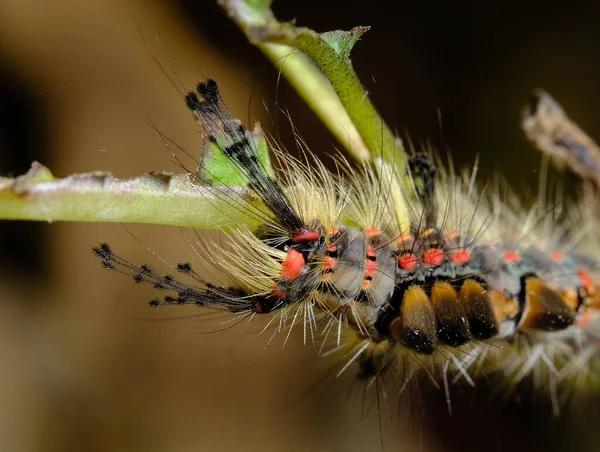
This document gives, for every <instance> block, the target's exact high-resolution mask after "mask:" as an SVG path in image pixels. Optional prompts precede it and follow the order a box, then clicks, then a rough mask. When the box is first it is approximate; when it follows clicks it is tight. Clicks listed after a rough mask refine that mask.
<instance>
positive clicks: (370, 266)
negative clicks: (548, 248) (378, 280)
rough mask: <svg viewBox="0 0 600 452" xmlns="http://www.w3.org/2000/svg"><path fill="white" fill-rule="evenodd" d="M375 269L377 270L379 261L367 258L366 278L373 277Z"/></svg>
mask: <svg viewBox="0 0 600 452" xmlns="http://www.w3.org/2000/svg"><path fill="white" fill-rule="evenodd" d="M375 270H377V262H375V261H369V260H367V268H366V269H365V278H367V277H371V278H372V277H373V275H374V274H375Z"/></svg>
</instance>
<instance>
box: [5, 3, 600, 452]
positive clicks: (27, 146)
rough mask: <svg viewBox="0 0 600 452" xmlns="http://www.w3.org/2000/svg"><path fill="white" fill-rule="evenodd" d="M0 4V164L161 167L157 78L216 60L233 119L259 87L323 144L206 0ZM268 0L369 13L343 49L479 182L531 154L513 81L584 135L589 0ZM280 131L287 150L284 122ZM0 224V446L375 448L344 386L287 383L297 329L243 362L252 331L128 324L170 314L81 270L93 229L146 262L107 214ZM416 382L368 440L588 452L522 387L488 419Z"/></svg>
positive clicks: (86, 265)
mask: <svg viewBox="0 0 600 452" xmlns="http://www.w3.org/2000/svg"><path fill="white" fill-rule="evenodd" d="M94 3H95V4H94ZM0 6H1V11H2V19H1V21H0V33H1V35H0V40H1V46H0V57H1V59H0V82H1V83H0V115H1V117H0V174H2V175H18V174H22V173H23V172H25V171H26V170H27V168H28V167H29V165H30V163H31V162H32V161H33V160H38V161H40V162H42V163H44V164H45V165H46V166H48V167H49V168H50V169H51V170H52V171H53V172H54V174H55V175H57V176H59V177H62V176H66V175H67V174H70V173H73V172H85V171H92V170H96V169H102V170H109V171H112V172H113V173H114V174H115V175H116V176H119V177H130V176H135V175H137V174H141V173H143V172H145V171H150V170H170V171H177V167H176V166H174V165H173V164H172V163H171V162H170V158H169V156H168V155H167V153H166V152H165V150H164V147H163V145H162V143H161V141H160V140H159V139H158V137H157V136H156V134H155V133H154V132H153V131H152V130H151V128H150V127H149V126H148V124H147V122H148V120H151V121H152V122H154V123H156V124H157V126H158V127H159V128H160V130H161V131H162V132H163V133H165V134H166V135H169V136H170V137H172V138H173V139H174V140H175V141H177V142H178V143H179V144H181V145H182V146H184V147H185V148H186V149H188V150H190V151H191V152H192V153H193V152H194V149H199V142H200V141H199V136H198V134H197V132H196V128H195V127H194V124H193V122H192V121H191V120H190V117H189V114H188V112H187V111H186V109H185V107H184V106H183V104H182V102H181V96H180V94H179V92H178V90H177V89H176V88H174V86H173V80H175V79H176V78H177V77H178V78H180V79H181V82H182V83H183V85H184V86H186V87H192V86H193V85H194V83H195V81H196V80H198V79H199V78H201V77H203V76H210V77H213V78H216V79H217V80H218V81H219V82H220V84H221V87H222V90H223V92H224V95H225V97H226V100H227V102H228V103H229V104H230V107H231V109H232V110H233V112H234V115H236V116H237V117H240V118H241V119H243V120H244V121H245V122H247V121H246V118H249V117H253V118H256V119H259V120H260V121H261V122H262V123H263V124H265V125H266V126H267V127H269V124H270V119H269V116H268V115H267V114H265V109H264V106H263V102H264V103H265V104H266V105H267V106H268V107H270V109H271V110H272V109H273V106H274V105H275V97H276V96H277V103H278V105H280V106H285V107H286V108H288V109H289V111H290V113H291V116H292V118H293V120H294V123H295V125H296V127H297V128H298V130H299V131H300V132H301V133H303V136H304V138H305V139H306V140H307V142H308V144H309V145H310V146H311V148H312V149H313V150H314V151H315V152H318V153H327V152H329V151H330V150H331V149H332V147H333V146H334V145H336V143H335V141H334V140H333V138H332V137H331V136H330V135H329V134H328V132H327V130H326V129H325V128H324V127H323V126H321V125H320V124H319V123H318V121H317V119H316V118H315V117H314V115H313V114H312V113H311V112H310V111H309V110H308V108H307V107H306V106H305V105H304V103H303V101H302V100H301V99H299V98H298V97H297V96H296V95H295V94H294V93H293V91H292V90H291V89H290V88H289V87H288V86H287V84H286V83H285V82H284V83H282V84H281V85H280V86H279V89H278V90H276V81H277V73H276V71H275V70H274V69H273V68H272V66H271V65H270V63H269V62H268V61H267V60H266V59H265V58H264V57H263V56H262V54H261V53H260V52H259V51H258V50H256V49H254V48H253V47H252V46H251V45H249V44H248V43H247V41H246V39H245V37H244V36H243V35H242V33H241V32H239V31H238V30H237V28H236V26H235V25H234V24H232V23H231V22H229V21H228V19H227V18H226V17H225V15H224V14H223V13H222V12H221V11H220V10H219V8H218V7H217V6H216V5H214V4H213V2H212V1H173V2H166V1H165V2H159V1H135V0H131V1H116V0H115V1H106V2H90V4H89V5H84V4H83V2H81V3H80V2H75V1H67V0H53V1H49V2H41V1H35V0H0ZM274 10H275V13H276V15H277V16H278V18H279V19H281V20H292V19H295V20H296V21H297V23H298V24H300V25H304V26H309V27H311V28H314V29H315V30H317V31H327V30H333V29H338V28H339V29H349V28H351V27H353V26H356V25H370V26H371V27H372V28H371V30H370V31H369V32H368V33H366V34H365V35H364V36H363V38H362V40H361V41H360V42H359V43H358V44H357V45H356V47H355V49H354V50H353V52H352V60H353V62H354V66H355V69H356V71H357V72H358V74H359V76H360V78H361V80H362V81H363V83H364V84H365V86H366V87H367V88H368V90H369V92H370V94H371V97H372V99H373V101H374V103H375V104H376V106H377V107H378V108H379V110H380V111H381V113H382V115H383V117H384V118H385V119H386V120H387V121H388V124H389V125H390V126H391V127H392V128H394V129H396V130H398V131H399V133H400V134H401V135H404V136H406V134H408V135H409V136H410V137H411V138H412V140H413V141H414V142H415V143H417V144H419V143H424V142H427V141H428V142H431V143H433V145H434V146H435V147H437V148H438V149H439V150H440V151H442V152H446V151H449V152H451V154H452V156H453V158H454V160H455V162H456V163H457V164H458V166H462V165H469V164H470V163H471V162H473V160H474V159H475V157H476V156H477V155H479V156H480V159H481V171H482V178H484V179H485V178H486V177H487V176H489V175H490V174H491V173H492V172H494V171H496V172H499V173H501V174H502V175H503V176H504V177H505V178H506V179H508V180H509V181H510V182H511V183H512V184H513V185H514V186H515V187H516V189H517V191H518V192H519V193H523V194H524V197H525V198H526V197H527V193H529V192H532V191H535V186H536V183H537V178H538V168H539V162H540V156H539V155H538V154H537V153H536V152H534V151H532V150H531V148H530V146H529V145H528V143H527V142H526V141H525V139H524V138H523V136H522V134H521V132H520V129H519V111H520V109H521V107H522V105H523V104H524V103H525V102H526V101H527V99H528V95H529V93H530V91H531V89H532V88H535V87H541V88H544V89H545V90H547V91H549V92H550V93H551V94H552V95H553V96H554V97H555V98H556V99H557V100H559V102H561V103H562V104H563V106H564V107H565V108H566V110H567V111H568V112H569V114H570V116H571V117H572V118H573V119H574V120H575V121H576V122H577V123H578V124H579V125H580V126H582V128H583V129H584V130H586V131H587V132H588V133H589V134H590V135H591V136H593V137H594V138H596V139H599V138H600V130H599V124H600V122H599V121H598V113H597V111H598V105H599V103H600V81H599V80H600V32H599V31H598V29H599V28H598V24H600V7H599V6H597V5H596V2H587V3H581V4H572V3H571V4H569V5H567V4H558V3H557V4H550V3H549V2H542V1H531V2H510V1H505V2H498V3H495V2H494V3H492V2H472V3H471V2H464V3H461V4H457V2H444V1H432V2H403V1H402V2H384V1H370V2H351V1H325V2H324V1H314V0H308V1H307V0H304V1H283V0H281V1H276V2H275V4H274ZM155 33H156V35H157V36H158V37H159V39H160V44H158V43H157V42H156V40H155V38H154V34H155ZM161 46H162V48H163V49H162V50H161ZM163 51H164V53H165V54H166V55H167V56H168V58H169V60H170V61H171V63H172V69H171V68H169V67H168V64H166V59H165V56H164V55H163ZM161 67H162V69H161ZM173 71H175V72H176V74H177V75H174V74H173ZM175 84H177V82H176V81H175ZM438 111H439V113H440V114H439V115H438ZM440 117H441V123H440V121H439V118H440ZM282 130H283V139H284V142H285V143H287V144H288V145H289V146H291V144H292V141H291V133H290V131H289V130H288V131H287V132H286V131H285V128H282ZM131 229H132V231H133V232H134V233H135V234H136V236H138V237H140V239H141V240H143V241H144V242H145V243H147V244H148V245H149V246H151V247H153V248H156V249H157V251H158V252H161V253H164V254H166V255H167V257H170V256H172V260H177V261H181V260H185V257H183V258H182V256H186V255H189V254H190V251H189V248H187V244H186V242H185V240H184V239H183V237H182V236H181V234H180V233H179V232H178V231H177V230H174V229H169V228H166V227H162V228H161V227H151V226H132V228H131ZM0 235H1V237H2V242H1V245H0V271H1V274H0V286H1V287H0V297H1V299H0V336H1V337H0V353H1V355H0V357H1V358H2V359H0V383H1V384H0V397H1V398H0V406H2V408H1V409H0V445H3V446H4V447H2V449H3V450H129V451H132V450H166V449H167V448H168V449H170V450H205V449H206V450H208V449H209V448H210V449H214V450H241V449H246V450H254V449H256V450H259V449H260V450H307V449H308V448H315V449H316V450H342V449H343V450H346V451H350V450H365V449H366V450H375V448H378V447H379V430H378V428H377V417H376V415H375V414H373V413H371V414H370V415H369V417H368V418H367V420H366V421H361V419H360V418H361V416H360V410H361V404H362V401H361V400H360V397H349V401H346V397H345V393H346V392H345V389H341V390H339V391H337V392H341V393H342V395H338V396H335V397H332V396H330V395H328V392H327V391H322V392H320V393H316V394H312V395H310V396H307V397H304V398H303V397H302V395H303V394H304V393H305V392H306V391H308V389H309V388H310V387H311V385H313V384H314V383H315V381H317V380H318V379H319V376H320V375H321V374H322V373H323V371H324V368H326V367H327V366H326V363H321V362H315V361H316V360H315V359H312V358H313V356H314V355H313V354H311V352H310V351H307V350H305V349H304V348H302V347H296V348H293V350H287V349H286V350H284V351H283V352H282V351H281V350H280V346H279V344H277V345H275V346H273V347H271V349H270V350H269V351H268V352H267V354H266V356H265V357H263V358H262V359H261V361H260V362H259V363H258V364H256V365H253V362H254V360H255V358H256V357H257V356H258V354H259V353H260V350H261V348H262V346H263V345H264V343H265V341H266V339H267V337H266V336H265V335H263V336H260V337H256V334H251V333H246V334H244V332H240V334H237V335H236V333H235V332H233V333H231V334H229V335H218V336H214V335H208V336H207V335H203V336H199V335H198V334H194V332H189V331H187V332H180V333H176V332H170V333H154V332H148V331H138V330H136V328H137V329H142V330H148V329H157V328H158V329H160V328H177V327H179V325H180V323H177V324H175V325H173V324H174V321H163V322H158V326H157V325H156V324H155V323H152V324H150V326H148V325H147V324H146V323H144V320H143V319H146V318H148V317H151V316H153V317H154V318H159V319H160V318H163V319H165V318H168V317H169V316H170V315H177V313H175V314H173V313H166V312H162V313H158V314H157V313H155V312H154V311H153V312H148V310H147V309H146V307H145V303H144V300H145V299H146V298H145V297H150V296H151V295H152V293H151V291H144V290H143V289H142V288H140V287H134V286H133V284H130V283H129V281H125V278H118V276H117V275H113V274H106V273H108V272H102V271H101V269H100V268H99V266H98V265H97V262H96V261H95V260H94V259H93V257H92V256H91V253H90V251H89V247H90V246H92V245H94V244H96V243H97V242H98V241H100V240H102V241H104V240H107V241H110V242H111V243H112V244H113V245H114V246H115V247H118V249H119V251H120V252H121V254H123V255H127V256H130V257H131V258H132V259H134V260H135V259H137V260H148V259H149V256H148V253H147V252H146V251H145V250H144V249H142V247H140V246H139V244H138V243H137V242H135V241H134V240H132V238H131V236H130V235H129V234H127V232H126V231H125V230H124V229H123V228H122V227H121V226H119V225H98V224H53V225H50V224H41V223H39V224H34V223H20V222H10V223H9V222H5V223H1V224H0ZM186 253H187V254H186ZM122 279H123V280H122ZM191 325H194V323H193V320H192V321H191ZM186 326H190V322H188V323H186V324H184V325H183V326H181V327H182V328H185V327H186ZM258 331H260V328H259V329H258ZM255 333H256V331H255ZM346 384H349V383H347V382H346V383H344V384H342V385H340V386H343V388H346V386H345V385H346ZM435 395H436V397H434V400H433V401H432V402H431V405H430V406H428V408H427V410H425V411H426V412H427V413H426V415H425V416H422V415H421V411H422V409H421V407H419V408H416V409H413V411H412V416H411V415H409V416H405V417H406V418H408V419H410V420H409V421H404V420H402V421H401V422H399V427H398V432H397V437H398V438H399V439H394V437H393V435H392V434H391V433H390V432H389V431H387V430H391V429H389V428H387V427H386V428H384V430H385V436H386V445H387V447H389V448H390V450H395V449H396V445H395V443H398V444H400V446H401V447H399V449H400V450H413V449H415V448H418V447H420V445H421V444H423V447H424V448H425V449H426V450H466V449H467V448H470V449H471V450H481V449H482V448H485V449H493V450H508V449H511V450H512V449H514V448H516V447H520V448H523V449H525V448H529V449H531V448H534V449H538V448H540V449H541V448H543V447H544V448H548V447H550V448H551V446H553V447H554V448H556V450H564V449H565V448H566V447H569V446H572V445H573V444H575V443H576V445H577V447H579V448H580V449H585V448H586V447H589V448H590V449H589V450H593V449H591V446H589V445H590V444H593V441H594V440H593V438H592V437H590V439H586V434H588V433H590V432H589V431H588V430H586V429H585V428H584V427H582V428H581V429H580V430H577V432H576V434H575V433H571V434H564V432H565V431H567V432H572V429H574V428H575V427H574V425H575V426H576V425H580V423H579V422H578V421H574V419H579V418H578V417H576V416H575V415H573V414H572V413H568V414H566V415H564V416H563V417H562V418H561V419H560V420H559V421H557V420H553V421H549V420H548V415H547V414H545V413H547V411H548V404H545V403H543V402H541V403H540V404H539V405H535V407H534V409H530V408H529V407H530V405H529V404H527V403H524V404H523V405H522V406H518V405H517V406H516V407H515V406H512V405H511V406H508V407H506V408H504V409H499V410H498V412H499V414H498V415H497V416H493V415H492V414H490V413H488V412H487V409H486V408H479V409H480V411H476V412H475V414H473V412H472V410H473V408H472V407H471V406H470V405H469V403H468V402H464V401H463V399H462V398H461V397H460V394H457V396H456V397H455V398H454V399H455V404H456V409H455V410H454V412H455V414H454V416H453V417H452V418H449V417H448V416H447V413H446V412H445V407H444V401H443V397H441V394H439V393H436V394H435ZM298 398H300V399H302V400H303V402H302V403H301V404H300V407H296V406H294V408H292V407H291V406H292V405H293V404H294V401H295V400H297V399H298ZM355 399H356V400H355ZM372 411H373V412H374V411H375V410H372ZM482 413H483V414H482ZM385 416H387V415H385ZM385 416H384V417H385ZM402 419H404V418H402ZM384 423H385V422H384ZM421 424H424V425H425V427H420V426H421ZM415 425H416V427H415ZM550 430H551V431H553V432H555V433H556V434H554V435H550V436H549V435H548V432H549V431H550ZM423 432H425V433H423ZM561 432H562V433H563V434H561ZM582 432H583V433H582ZM239 441H243V443H242V444H245V447H242V448H240V446H239V444H240V443H239ZM586 445H587V446H586ZM573 447H574V446H573Z"/></svg>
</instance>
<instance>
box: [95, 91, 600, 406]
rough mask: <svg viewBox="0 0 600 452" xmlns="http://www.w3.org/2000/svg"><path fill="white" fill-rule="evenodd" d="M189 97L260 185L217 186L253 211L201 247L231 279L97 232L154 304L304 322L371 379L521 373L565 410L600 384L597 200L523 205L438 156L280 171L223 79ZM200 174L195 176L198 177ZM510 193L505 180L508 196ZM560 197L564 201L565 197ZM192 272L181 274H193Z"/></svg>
mask: <svg viewBox="0 0 600 452" xmlns="http://www.w3.org/2000/svg"><path fill="white" fill-rule="evenodd" d="M185 101H186V104H187V107H188V109H189V110H190V111H191V112H192V114H193V116H194V117H195V119H196V120H197V122H198V123H199V124H200V125H201V127H202V128H203V129H204V131H205V133H206V139H207V141H208V142H209V143H210V145H211V146H212V148H213V149H215V150H216V151H218V152H221V153H222V154H223V155H224V156H225V157H226V158H227V159H228V160H229V161H230V162H232V163H233V164H234V165H235V167H236V168H237V170H238V171H239V172H240V174H241V175H242V176H243V178H244V179H245V180H246V181H247V186H248V189H249V190H250V192H251V196H245V195H239V194H236V193H234V192H232V191H229V190H228V189H227V188H228V187H223V190H222V191H221V192H220V193H221V196H223V197H225V198H227V199H228V201H230V202H231V203H232V204H233V205H235V206H237V208H239V209H242V210H244V211H245V212H247V213H248V215H250V216H251V217H252V218H253V219H254V220H256V221H257V222H258V223H259V226H258V227H250V226H249V225H245V224H240V225H239V227H237V228H235V229H234V230H233V231H231V232H230V234H229V235H230V238H231V242H232V245H231V247H230V248H229V249H225V248H219V247H218V246H217V245H215V244H211V246H210V249H208V248H209V247H205V248H203V249H200V250H199V252H198V258H199V260H200V261H204V262H201V263H202V264H208V265H211V266H213V267H215V268H216V269H217V270H218V271H219V272H220V273H221V274H222V275H224V279H225V280H227V281H228V284H226V285H220V284H215V283H213V282H211V281H209V280H207V279H206V278H205V277H204V276H203V274H202V272H201V271H196V270H195V268H196V265H195V264H194V266H192V264H190V263H180V264H177V265H175V268H176V271H177V272H178V273H179V275H180V276H178V277H176V276H173V275H170V274H161V273H159V272H157V271H155V270H154V269H153V268H152V267H151V266H149V265H147V264H143V265H136V264H133V263H131V262H129V261H127V260H126V259H124V258H122V257H120V256H119V255H118V254H116V253H115V252H113V250H112V249H111V247H110V246H109V245H108V244H106V243H102V244H100V245H99V246H97V247H94V248H93V251H94V253H95V254H96V256H97V257H98V258H99V259H100V261H101V263H102V265H103V266H104V267H105V268H107V269H109V270H112V271H117V272H120V273H123V274H125V275H128V276H129V277H131V278H132V279H133V280H134V281H135V282H136V283H140V284H150V285H152V286H153V287H154V288H156V289H157V290H160V291H166V292H169V295H166V296H164V297H163V298H153V299H152V300H151V301H150V305H151V306H152V307H164V306H171V305H196V306H198V307H200V308H202V309H205V310H220V311H224V312H227V313H229V314H230V315H231V316H232V317H231V318H232V319H234V320H244V319H248V320H250V319H252V318H254V317H256V316H268V317H270V321H269V323H270V324H272V325H275V332H276V333H277V332H280V333H284V332H286V331H287V332H286V333H284V334H290V332H291V330H293V329H294V327H295V326H296V325H300V327H301V329H302V331H303V334H304V339H305V342H306V341H307V337H308V336H310V337H318V338H319V340H321V341H323V343H324V344H325V343H328V344H329V343H333V347H332V350H333V351H334V352H336V353H340V354H341V356H342V358H341V370H340V373H342V372H345V371H347V370H348V369H349V368H351V367H352V366H354V368H355V372H356V375H357V378H358V379H359V380H361V381H364V382H372V381H377V382H379V381H381V382H386V381H389V380H396V381H400V382H401V383H403V382H411V381H415V380H418V379H423V378H424V379H426V380H429V381H431V382H432V383H433V384H434V385H435V386H438V387H444V389H445V392H446V395H447V394H448V392H449V387H450V385H452V384H459V383H464V384H466V385H467V386H474V385H475V384H476V382H477V381H479V380H488V381H490V380H493V381H495V382H497V384H498V386H499V387H501V388H502V389H503V391H504V393H505V394H508V395H511V394H514V393H515V392H516V391H517V390H518V388H519V387H520V386H522V385H523V384H524V382H528V383H529V384H533V385H534V386H535V387H536V389H539V390H540V391H545V392H547V393H548V394H549V396H550V399H551V401H552V406H553V409H554V411H555V413H556V414H558V413H559V411H560V406H561V404H563V403H566V402H568V401H569V400H570V399H572V398H573V397H575V395H574V393H577V394H582V393H583V394H586V393H593V392H595V391H597V390H598V376H599V375H600V373H599V370H600V369H599V368H598V363H599V362H600V361H599V360H598V358H599V353H598V343H599V340H600V311H599V308H600V298H599V297H600V292H599V290H598V280H599V278H600V263H599V261H598V259H597V257H596V256H597V254H596V252H595V251H594V250H596V249H597V238H598V237H597V234H596V232H597V231H595V230H593V228H591V227H584V226H583V225H590V224H591V225H593V224H594V220H595V213H594V212H593V209H592V208H583V207H582V206H583V205H587V206H590V205H592V204H591V203H590V202H587V204H586V203H582V206H579V205H576V206H565V207H564V208H563V206H561V208H560V209H558V208H554V206H553V205H552V202H548V201H545V198H544V197H540V200H539V201H538V202H537V203H535V204H534V205H533V207H530V208H528V209H525V208H524V207H523V206H521V204H520V203H519V202H518V201H517V197H516V196H515V195H512V194H510V192H509V191H508V190H507V189H504V190H502V189H500V188H499V187H494V186H492V187H490V186H488V187H482V186H480V185H479V184H478V183H477V182H476V171H475V170H474V171H472V172H470V173H469V172H457V171H455V170H454V169H453V168H452V167H451V166H450V168H449V169H445V168H444V167H443V164H442V163H441V161H440V160H439V159H436V158H435V157H434V156H433V153H432V152H425V151H421V152H415V153H414V154H413V155H412V156H411V157H410V158H409V160H408V162H407V164H406V165H394V164H393V163H390V162H386V161H384V160H383V159H379V158H376V159H374V163H373V164H372V165H366V164H365V165H362V166H361V165H358V167H357V165H352V164H350V163H349V162H347V161H346V160H345V159H343V158H338V159H337V160H336V168H335V170H334V171H331V170H329V169H327V168H326V167H325V165H324V164H323V163H322V162H321V161H320V160H318V159H317V158H316V157H314V156H312V155H310V154H309V153H308V151H307V152H306V154H305V156H304V160H301V159H298V158H293V157H291V156H290V155H288V154H286V153H285V152H283V151H281V150H277V149H272V150H273V152H274V154H275V157H276V159H277V161H278V163H279V166H280V167H281V168H280V169H281V171H280V172H279V174H280V176H278V177H277V176H275V174H274V173H273V172H272V171H271V169H270V168H269V167H268V165H267V164H266V163H265V161H264V160H263V159H262V158H261V156H260V155H259V151H258V146H257V144H256V142H255V141H254V136H253V134H252V133H250V132H249V131H248V130H247V129H246V128H245V127H244V126H243V125H242V124H241V122H239V121H238V120H236V119H234V118H233V117H232V115H231V114H230V112H229V111H228V109H227V107H226V105H225V104H224V102H223V99H222V97H221V95H220V93H219V89H218V87H217V84H216V82H214V81H213V80H207V81H202V82H200V83H199V84H198V86H197V89H196V91H195V92H189V93H188V94H187V95H186V97H185ZM191 177H194V178H197V177H198V175H197V174H193V175H191ZM503 192H505V193H504V194H503ZM558 203H559V204H560V202H558ZM188 280H189V281H191V282H186V281H188Z"/></svg>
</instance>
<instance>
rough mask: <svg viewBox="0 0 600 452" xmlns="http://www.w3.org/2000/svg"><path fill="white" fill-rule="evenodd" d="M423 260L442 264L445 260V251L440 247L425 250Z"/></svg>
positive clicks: (431, 263) (430, 263)
mask: <svg viewBox="0 0 600 452" xmlns="http://www.w3.org/2000/svg"><path fill="white" fill-rule="evenodd" d="M423 262H424V263H425V264H428V265H440V264H441V263H442V262H444V252H443V251H442V250H441V249H439V248H429V249H428V250H425V251H423Z"/></svg>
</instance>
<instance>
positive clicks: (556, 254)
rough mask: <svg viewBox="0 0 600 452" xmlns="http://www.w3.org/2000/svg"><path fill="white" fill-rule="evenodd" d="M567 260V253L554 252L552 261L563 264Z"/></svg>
mask: <svg viewBox="0 0 600 452" xmlns="http://www.w3.org/2000/svg"><path fill="white" fill-rule="evenodd" d="M564 259H565V253H563V252H562V251H553V252H552V260H553V261H554V262H562V261H563V260H564Z"/></svg>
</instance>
